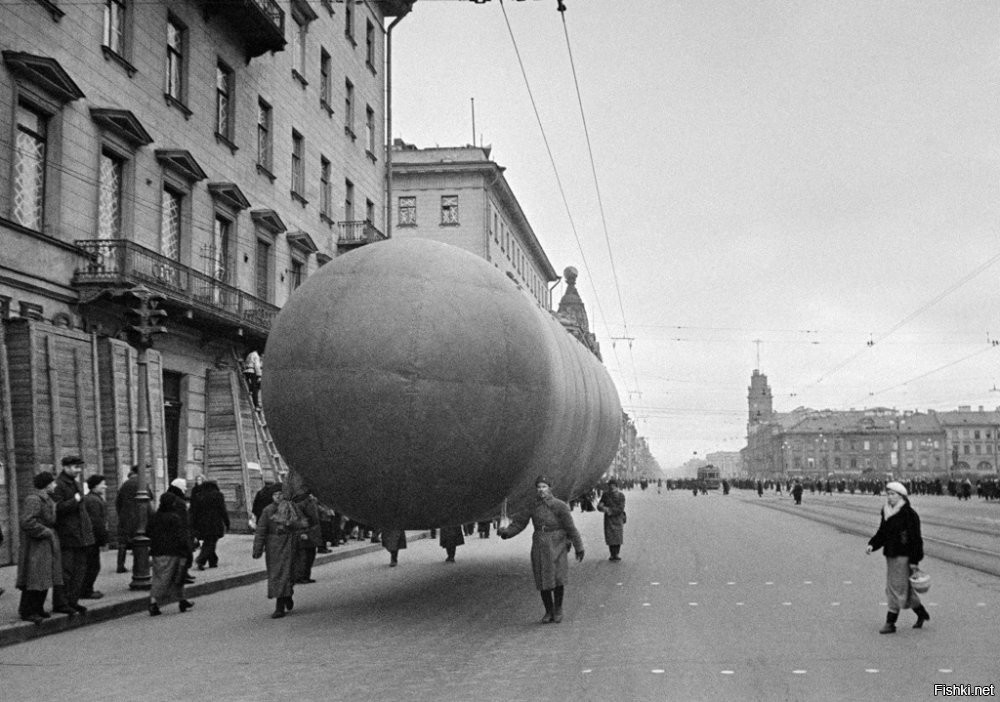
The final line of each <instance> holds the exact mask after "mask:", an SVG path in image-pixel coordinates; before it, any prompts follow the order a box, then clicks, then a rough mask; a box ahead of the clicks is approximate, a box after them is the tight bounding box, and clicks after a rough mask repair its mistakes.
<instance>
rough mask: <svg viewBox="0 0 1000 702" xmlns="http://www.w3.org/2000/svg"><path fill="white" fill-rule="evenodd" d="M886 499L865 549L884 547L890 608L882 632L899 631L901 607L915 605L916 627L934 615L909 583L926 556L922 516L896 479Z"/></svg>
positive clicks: (874, 549) (886, 493)
mask: <svg viewBox="0 0 1000 702" xmlns="http://www.w3.org/2000/svg"><path fill="white" fill-rule="evenodd" d="M885 495H886V503H885V505H884V506H883V507H882V515H881V520H880V521H879V526H878V531H877V532H875V536H873V537H872V538H871V539H869V541H868V548H867V549H866V550H865V551H866V553H871V552H872V551H877V550H879V549H882V554H883V555H884V556H885V563H886V578H885V594H886V598H887V599H888V600H889V611H888V613H887V614H886V617H885V624H884V625H883V626H882V628H881V629H879V633H880V634H892V633H895V631H896V619H897V618H898V617H899V611H900V610H901V609H912V610H913V612H914V613H915V614H916V615H917V622H916V624H914V625H913V628H914V629H920V628H922V627H923V625H924V622H925V621H927V620H928V619H930V618H931V615H930V614H929V613H928V612H927V610H926V609H924V605H923V604H922V603H921V602H920V596H919V595H917V593H916V592H914V590H913V588H912V587H911V586H910V575H911V574H912V573H913V572H914V571H916V570H918V564H919V563H920V561H921V560H923V557H924V540H923V538H922V537H921V534H920V517H919V516H917V512H916V510H914V509H913V507H911V506H910V498H909V494H908V493H907V491H906V488H905V487H904V486H903V484H902V483H899V482H896V481H893V482H891V483H889V484H888V485H886V486H885Z"/></svg>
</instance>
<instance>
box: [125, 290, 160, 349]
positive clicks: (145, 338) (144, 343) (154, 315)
mask: <svg viewBox="0 0 1000 702" xmlns="http://www.w3.org/2000/svg"><path fill="white" fill-rule="evenodd" d="M132 314H134V315H135V316H136V317H137V320H136V323H135V324H130V325H129V329H131V330H132V334H131V336H132V337H133V340H132V341H133V343H134V344H135V345H136V346H140V347H142V348H149V347H150V346H152V345H153V335H154V334H165V333H166V331H167V327H166V326H165V325H164V324H163V322H164V321H165V318H166V316H167V311H166V310H162V309H160V308H158V307H156V302H155V301H153V300H151V299H149V298H148V297H140V298H139V306H138V307H137V308H136V309H134V310H132Z"/></svg>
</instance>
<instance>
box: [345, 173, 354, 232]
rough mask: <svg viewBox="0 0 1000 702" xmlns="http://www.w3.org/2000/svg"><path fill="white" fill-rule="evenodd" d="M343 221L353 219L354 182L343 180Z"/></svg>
mask: <svg viewBox="0 0 1000 702" xmlns="http://www.w3.org/2000/svg"><path fill="white" fill-rule="evenodd" d="M344 221H345V222H353V221H354V183H352V182H351V181H349V180H345V181H344Z"/></svg>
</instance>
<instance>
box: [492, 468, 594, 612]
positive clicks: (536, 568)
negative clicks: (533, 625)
mask: <svg viewBox="0 0 1000 702" xmlns="http://www.w3.org/2000/svg"><path fill="white" fill-rule="evenodd" d="M535 493H536V494H535V501H534V503H533V504H532V506H531V510H530V511H529V512H526V513H524V514H519V515H516V516H515V517H514V518H513V519H511V522H510V524H509V525H508V526H506V527H500V528H499V529H497V533H498V534H499V535H500V538H501V539H509V538H511V537H512V536H515V535H517V534H519V533H520V532H521V531H523V530H524V528H525V527H526V526H528V521H531V522H532V524H533V526H534V528H535V533H534V534H533V535H532V538H531V570H532V573H533V575H534V576H535V587H536V588H537V589H538V590H539V592H541V595H542V604H544V605H545V616H544V617H542V622H541V623H542V624H548V623H550V622H554V623H557V624H558V623H559V622H561V621H562V618H563V612H562V605H563V595H564V592H565V587H566V581H567V579H568V575H569V563H568V559H567V558H566V554H567V553H568V552H569V549H570V546H571V545H572V547H573V549H574V551H575V552H576V560H577V561H582V560H583V539H582V538H581V537H580V532H579V531H577V529H576V525H574V524H573V515H572V514H570V511H569V505H567V504H566V503H565V502H563V501H562V500H559V499H557V498H556V497H555V496H554V495H553V494H552V481H551V480H550V479H549V478H547V477H545V476H543V475H540V476H538V477H537V478H535Z"/></svg>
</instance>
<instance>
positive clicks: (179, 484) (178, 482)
mask: <svg viewBox="0 0 1000 702" xmlns="http://www.w3.org/2000/svg"><path fill="white" fill-rule="evenodd" d="M170 486H171V487H175V488H177V489H178V490H180V491H181V492H187V489H188V481H186V480H185V479H184V478H174V479H173V480H171V481H170Z"/></svg>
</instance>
